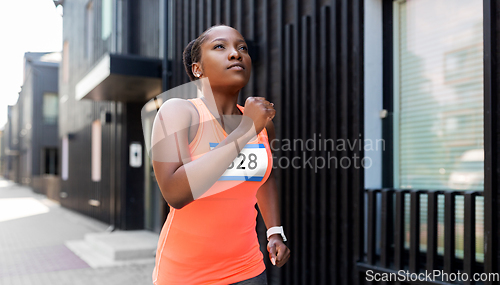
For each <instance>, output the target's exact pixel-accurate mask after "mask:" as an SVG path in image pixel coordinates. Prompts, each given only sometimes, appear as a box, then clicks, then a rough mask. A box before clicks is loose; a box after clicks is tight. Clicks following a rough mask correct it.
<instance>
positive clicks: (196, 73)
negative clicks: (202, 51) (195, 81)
mask: <svg viewBox="0 0 500 285" xmlns="http://www.w3.org/2000/svg"><path fill="white" fill-rule="evenodd" d="M191 71H192V72H193V74H194V77H200V76H201V75H202V74H203V73H202V71H201V66H200V63H199V62H193V64H192V65H191Z"/></svg>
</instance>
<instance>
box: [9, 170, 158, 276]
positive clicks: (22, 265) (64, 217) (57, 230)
mask: <svg viewBox="0 0 500 285" xmlns="http://www.w3.org/2000/svg"><path fill="white" fill-rule="evenodd" d="M107 227H108V225H107V224H104V223H102V222H100V221H97V220H95V219H92V218H89V217H86V216H84V215H81V214H79V213H76V212H74V211H71V210H68V209H66V208H63V207H61V206H60V205H59V204H58V203H56V202H54V201H52V200H48V199H47V198H46V197H45V196H44V195H40V194H37V193H34V192H33V191H32V190H31V188H29V187H25V186H21V185H19V184H15V183H13V182H11V181H8V180H5V179H3V178H1V177H0V284H2V285H45V284H51V285H79V284H81V285H99V284H103V285H104V284H106V285H114V284H117V285H118V284H119V285H128V284H130V285H132V284H134V285H137V284H152V281H151V275H152V272H153V268H154V261H153V262H150V263H143V264H128V265H120V266H108V267H103V268H92V267H90V265H89V264H88V263H86V262H85V261H84V260H82V259H81V258H80V257H79V256H77V255H76V254H75V253H74V252H73V251H71V250H70V249H69V248H68V247H67V246H66V245H65V244H66V243H67V242H68V241H74V240H83V239H84V236H85V234H88V233H99V232H104V231H105V230H106V228H107Z"/></svg>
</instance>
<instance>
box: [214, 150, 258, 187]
mask: <svg viewBox="0 0 500 285" xmlns="http://www.w3.org/2000/svg"><path fill="white" fill-rule="evenodd" d="M217 145H218V143H210V150H212V149H214V148H215V147H216V146H217ZM267 160H268V158H267V151H266V147H265V146H264V144H262V143H260V144H247V145H246V146H245V147H244V148H242V149H241V152H240V153H239V154H238V156H237V157H236V158H235V159H234V160H233V162H232V163H231V165H229V167H228V168H227V169H226V171H225V172H224V173H223V174H222V176H221V177H220V178H219V181H220V180H239V181H262V179H263V178H264V175H265V174H266V170H267Z"/></svg>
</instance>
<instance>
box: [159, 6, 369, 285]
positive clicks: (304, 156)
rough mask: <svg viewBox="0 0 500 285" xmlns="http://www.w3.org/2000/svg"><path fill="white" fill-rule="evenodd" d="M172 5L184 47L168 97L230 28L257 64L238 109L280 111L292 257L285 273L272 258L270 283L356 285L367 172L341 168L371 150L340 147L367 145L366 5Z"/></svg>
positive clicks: (177, 54)
mask: <svg viewBox="0 0 500 285" xmlns="http://www.w3.org/2000/svg"><path fill="white" fill-rule="evenodd" d="M169 2H173V3H172V4H173V5H172V7H173V11H175V12H174V13H172V15H173V17H174V19H173V20H172V21H171V22H172V23H173V27H171V29H169V30H171V31H172V39H173V40H174V41H176V42H175V43H173V44H172V45H171V47H172V48H173V50H172V51H169V54H172V55H173V59H172V65H171V67H170V68H171V71H169V74H170V77H169V79H168V80H169V84H168V86H170V88H174V87H176V86H178V85H181V84H183V83H186V82H188V77H187V75H186V74H185V72H184V67H183V65H182V57H181V55H182V51H183V49H184V47H185V46H186V45H187V43H188V42H189V41H190V40H192V39H194V38H195V37H196V36H198V35H199V34H200V33H201V32H202V31H203V30H205V29H207V28H208V27H209V26H211V25H214V24H227V25H231V26H233V27H235V28H237V29H238V30H239V31H240V33H241V34H242V35H243V37H245V39H246V41H247V43H248V44H249V47H250V48H251V49H252V50H250V54H251V55H253V56H252V61H253V68H252V77H251V80H250V82H249V83H248V84H247V86H245V87H244V88H243V89H242V91H241V93H240V99H239V103H240V104H244V102H245V99H246V98H247V97H249V96H263V97H266V98H267V99H268V100H270V101H271V102H275V108H276V110H277V112H278V113H277V115H276V117H275V119H274V123H275V126H276V132H277V139H278V140H279V141H278V142H277V143H275V144H274V148H275V149H276V151H275V159H274V165H275V166H276V167H277V168H275V171H276V174H277V178H278V188H279V189H280V201H281V221H282V224H283V226H284V229H285V233H286V234H287V236H288V238H289V241H288V242H287V245H288V246H289V247H290V249H291V252H292V258H291V259H290V260H289V262H288V263H287V264H286V265H285V266H284V267H283V268H281V269H276V268H273V269H271V268H272V267H271V266H269V265H270V263H269V262H268V261H267V258H266V264H267V265H268V266H269V267H268V269H270V270H271V271H272V272H271V271H270V272H271V275H273V276H271V277H270V279H272V280H273V282H275V280H280V281H279V283H281V284H358V283H359V280H358V278H357V277H358V271H356V270H354V269H355V266H356V262H357V261H358V260H359V258H360V257H362V256H363V255H364V239H363V237H362V235H363V233H364V231H363V227H364V222H363V221H364V204H363V201H362V199H364V196H363V191H364V189H363V184H364V182H363V173H362V169H361V168H354V167H341V166H340V161H341V159H342V158H346V159H345V160H342V162H343V163H344V164H345V161H347V160H349V159H350V161H351V163H352V159H353V156H356V157H358V158H360V157H362V155H363V153H362V152H363V150H362V149H361V148H355V149H353V150H349V151H347V150H337V149H336V144H337V142H338V141H337V140H344V142H347V140H350V143H351V144H352V143H355V144H356V143H357V144H359V143H360V141H361V139H362V137H361V136H362V134H363V116H362V114H363V111H362V105H363V104H362V102H363V100H362V97H363V94H362V90H363V84H362V80H363V78H362V75H363V57H362V55H363V48H362V47H363V34H362V33H363V32H362V26H363V17H362V15H363V1H361V0H356V1H348V0H336V1H334V0H330V1H329V0H311V1H301V0H294V1H289V2H285V1H282V0H260V1H255V0H250V1H241V0H237V1H227V0H205V1H180V0H171V1H169ZM202 2H203V4H202ZM285 5H290V6H291V7H290V8H287V7H285ZM202 11H203V12H202ZM195 15H196V17H195ZM193 18H197V19H193ZM278 103H279V104H278ZM314 138H316V141H315V142H314V143H315V146H314V147H315V148H314V149H307V146H306V144H305V142H306V140H307V139H314ZM285 139H286V140H289V142H291V144H289V146H290V145H291V149H290V150H289V149H285V147H284V142H285ZM327 139H330V142H329V143H327V141H326V140H327ZM294 140H301V143H299V144H295V145H294V144H293V142H294ZM318 140H319V141H320V144H322V145H321V147H322V148H319V145H318V143H317V141H318ZM301 144H302V147H301ZM356 146H357V145H356ZM294 158H295V160H293V159H294ZM316 158H319V160H316ZM321 158H323V159H324V164H323V165H322V164H321V163H322V161H321V160H320V159H321ZM328 158H331V159H330V160H328ZM316 161H317V162H318V164H317V166H318V167H317V168H316V169H315V168H314V164H315V162H316ZM292 163H293V164H292ZM358 163H359V161H358ZM353 223H356V226H352V225H353ZM311 246H313V247H314V249H313V248H311ZM345 272H349V273H348V274H345ZM275 277H276V278H275Z"/></svg>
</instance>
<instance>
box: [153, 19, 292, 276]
mask: <svg viewBox="0 0 500 285" xmlns="http://www.w3.org/2000/svg"><path fill="white" fill-rule="evenodd" d="M183 60H184V65H185V68H186V72H187V73H188V75H189V77H190V79H191V81H193V82H195V83H197V84H198V86H199V91H201V94H202V95H203V96H202V97H200V98H196V99H189V100H183V99H170V100H167V101H166V102H165V103H164V104H163V105H162V106H161V108H160V110H159V112H158V115H157V116H156V118H155V122H154V124H153V135H152V141H153V142H156V143H153V147H152V159H153V168H154V172H155V175H156V178H157V181H158V184H159V186H160V189H161V193H162V195H163V197H164V198H165V200H166V201H167V203H168V204H169V207H170V212H169V214H168V217H167V220H166V221H165V224H164V226H163V228H162V230H161V233H160V239H159V241H158V248H157V253H156V264H155V268H154V271H153V276H152V277H153V283H154V284H156V285H164V284H267V282H266V272H265V265H264V262H263V255H262V253H261V251H260V249H259V243H258V239H257V234H256V232H255V225H256V217H257V211H256V209H255V204H256V203H258V206H259V209H260V211H261V213H262V217H263V219H264V222H265V224H266V226H267V228H268V232H267V234H268V241H269V242H268V245H267V249H268V251H269V258H270V259H271V263H273V264H274V265H276V266H279V267H281V266H283V264H285V263H286V262H287V260H288V258H289V256H290V250H289V249H288V248H287V246H286V245H285V244H284V241H286V237H285V236H284V234H283V230H282V227H281V226H280V223H281V222H280V215H279V204H278V191H277V187H276V182H275V179H274V176H273V174H272V171H271V170H272V152H271V148H270V146H269V141H272V139H274V137H275V131H274V125H273V122H272V118H273V117H274V115H275V113H276V111H275V110H274V107H273V105H274V104H272V103H270V102H269V101H267V100H266V99H264V98H263V97H250V98H248V99H247V100H246V102H245V106H244V107H242V106H240V105H238V104H237V100H238V94H239V91H240V90H241V88H243V87H244V86H245V85H246V84H247V83H248V81H249V78H250V73H251V68H252V61H251V58H250V56H249V54H248V47H247V45H246V42H245V40H244V38H243V37H242V36H241V34H240V33H239V32H238V31H237V30H235V29H233V28H231V27H229V26H225V25H217V26H213V27H211V28H209V29H208V30H206V31H205V32H203V33H202V34H201V35H200V36H199V37H198V38H197V39H195V40H193V41H191V42H190V43H189V44H188V45H187V47H186V48H185V50H184V53H183ZM219 120H220V121H219ZM228 165H229V167H228Z"/></svg>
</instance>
